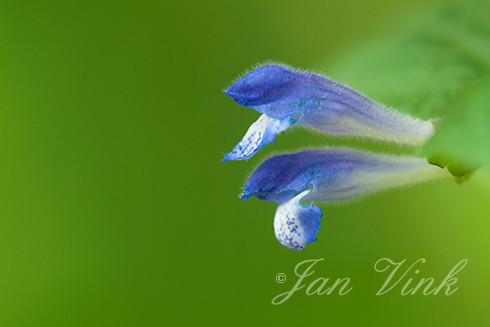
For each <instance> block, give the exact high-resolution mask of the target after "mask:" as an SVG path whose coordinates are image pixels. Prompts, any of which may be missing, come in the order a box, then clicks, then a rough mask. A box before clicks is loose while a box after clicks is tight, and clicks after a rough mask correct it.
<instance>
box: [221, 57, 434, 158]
mask: <svg viewBox="0 0 490 327" xmlns="http://www.w3.org/2000/svg"><path fill="white" fill-rule="evenodd" d="M225 93H226V95H228V96H230V97H231V98H233V100H235V102H237V103H239V104H241V105H243V106H245V107H250V108H253V109H255V110H257V111H258V112H260V113H262V114H266V115H267V116H268V117H269V118H270V119H271V120H272V119H274V120H276V121H275V122H274V123H271V124H273V125H274V124H275V125H277V124H284V125H282V128H278V129H276V130H274V129H273V128H272V127H270V131H269V129H267V128H265V127H262V128H265V130H268V131H269V132H268V133H266V134H267V135H269V136H268V137H265V136H264V135H262V138H259V137H258V136H256V135H255V138H253V137H252V138H251V136H252V134H253V133H252V132H253V131H257V129H258V127H257V126H254V125H255V124H257V123H258V121H257V122H256V123H255V124H254V125H252V126H251V127H250V129H249V131H248V132H247V134H246V135H245V137H244V139H243V140H242V141H241V142H240V143H239V144H238V145H237V148H238V149H237V148H235V149H234V150H233V151H232V153H231V154H230V155H229V157H227V158H225V160H233V159H235V160H236V159H244V158H245V157H251V156H252V155H253V154H254V153H255V152H256V151H258V150H259V149H260V148H261V147H262V146H264V145H265V144H266V143H268V142H272V141H273V140H274V137H273V136H272V135H275V134H277V133H280V132H281V131H283V130H285V129H287V128H289V127H291V126H293V125H296V124H303V125H308V126H311V127H313V128H315V129H318V130H320V131H322V132H325V133H328V134H334V135H355V136H364V137H371V138H375V139H381V140H386V141H391V142H397V143H404V144H409V145H420V144H422V143H423V142H424V141H425V140H427V139H428V138H429V137H430V136H431V135H432V133H433V131H434V126H433V124H432V123H431V122H430V121H423V120H420V119H417V118H413V117H411V116H408V115H403V114H399V113H397V112H395V111H393V110H391V109H388V108H386V107H384V106H383V105H381V104H378V103H376V102H374V101H372V100H370V99H368V98H367V97H365V96H363V95H362V94H360V93H358V92H356V91H354V90H352V89H351V88H349V87H347V86H344V85H342V84H340V83H337V82H335V81H333V80H331V79H328V78H326V77H323V76H320V75H316V74H313V73H309V72H301V71H297V70H294V69H291V68H289V67H287V66H283V65H278V64H271V65H264V66H261V67H259V68H257V69H255V70H254V71H252V72H250V73H248V74H247V75H245V76H244V77H242V78H240V79H239V80H238V81H236V82H235V83H234V84H233V85H231V86H230V87H229V88H228V89H227V90H226V91H225ZM259 121H260V119H259ZM258 139H260V142H259V143H257V144H255V145H254V142H256V141H257V140H258ZM244 145H247V146H248V150H247V151H243V150H240V147H241V148H243V147H244ZM235 150H236V151H235ZM235 152H236V154H234V153H235ZM241 152H243V154H244V155H240V153H241Z"/></svg>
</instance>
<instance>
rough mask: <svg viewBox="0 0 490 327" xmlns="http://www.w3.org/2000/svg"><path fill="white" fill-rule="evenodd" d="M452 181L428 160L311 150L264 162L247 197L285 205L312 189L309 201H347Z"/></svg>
mask: <svg viewBox="0 0 490 327" xmlns="http://www.w3.org/2000/svg"><path fill="white" fill-rule="evenodd" d="M450 177H451V174H449V173H448V172H447V170H444V169H441V168H439V167H437V166H433V165H431V164H429V163H428V162H427V160H426V159H422V158H417V157H411V156H394V155H382V154H374V153H370V152H366V151H359V150H353V149H349V148H323V149H310V150H305V151H301V152H296V153H291V154H283V155H278V156H274V157H272V158H269V159H267V160H266V161H264V162H263V163H262V164H261V165H260V166H259V167H258V168H257V170H256V171H255V172H254V173H253V174H252V176H251V177H250V179H249V180H248V182H247V184H246V185H245V187H244V190H243V193H242V197H241V198H242V199H248V198H250V197H251V196H255V197H257V198H259V199H261V200H264V201H274V202H277V203H283V202H285V201H288V200H289V199H291V198H293V197H294V196H295V195H297V194H298V193H300V192H302V191H304V190H306V189H311V188H312V191H311V192H310V193H308V194H307V195H306V196H305V199H304V200H305V201H314V200H316V201H343V200H349V199H352V198H356V197H359V196H364V195H367V194H370V193H374V192H376V191H380V190H384V189H387V188H391V187H397V186H402V185H407V184H411V183H415V182H420V181H424V180H430V179H435V178H450Z"/></svg>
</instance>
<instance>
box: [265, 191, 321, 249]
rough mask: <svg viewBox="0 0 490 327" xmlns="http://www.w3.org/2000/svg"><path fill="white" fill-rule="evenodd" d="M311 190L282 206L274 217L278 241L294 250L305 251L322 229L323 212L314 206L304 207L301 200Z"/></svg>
mask: <svg viewBox="0 0 490 327" xmlns="http://www.w3.org/2000/svg"><path fill="white" fill-rule="evenodd" d="M310 191H311V190H306V191H304V192H302V193H300V194H298V195H297V196H295V197H294V198H292V199H291V200H289V201H288V202H285V203H283V204H281V205H280V206H279V207H278V208H277V210H276V215H275V217H274V231H275V234H276V238H277V240H278V241H279V242H280V243H281V244H282V245H284V246H285V247H287V248H289V249H292V250H304V249H305V245H306V244H308V243H311V242H315V241H316V240H317V239H316V236H315V234H316V232H317V231H318V229H319V228H320V220H321V217H322V210H321V209H320V208H319V207H317V206H315V205H313V204H311V203H310V204H308V205H302V204H301V203H300V201H301V199H302V198H303V197H305V196H306V195H307V194H308V193H309V192H310Z"/></svg>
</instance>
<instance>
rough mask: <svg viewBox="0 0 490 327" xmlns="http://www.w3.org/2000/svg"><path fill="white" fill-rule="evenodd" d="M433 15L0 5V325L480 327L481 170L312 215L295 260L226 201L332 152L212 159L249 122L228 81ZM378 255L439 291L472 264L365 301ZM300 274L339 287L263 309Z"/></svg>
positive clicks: (283, 5)
mask: <svg viewBox="0 0 490 327" xmlns="http://www.w3.org/2000/svg"><path fill="white" fill-rule="evenodd" d="M431 7H437V3H436V2H435V1H430V2H428V1H427V0H415V1H414V0H410V1H408V0H397V1H394V0H385V1H382V0H375V1H369V2H367V1H361V0H356V1H349V2H348V1H335V2H334V1H312V0H306V1H281V2H278V1H277V2H269V1H250V0H249V1H206V2H204V1H203V2H198V1H179V2H168V1H122V2H120V1H39V2H37V1H2V2H1V4H0V114H1V117H0V193H1V197H0V325H1V326H159V325H166V326H173V325H208V324H209V325H244V326H249V325H257V326H262V325H268V326H275V325H293V324H294V325H300V324H301V325H305V326H311V325H313V324H316V325H322V326H323V325H330V326H343V325H345V326H388V325H390V326H393V325H395V326H414V325H417V326H463V325H464V326H485V325H490V317H489V313H488V305H489V304H490V281H489V279H488V276H490V263H489V256H488V248H489V238H488V231H489V228H490V223H489V222H488V218H489V217H490V201H489V196H490V192H489V189H488V188H487V187H485V186H484V185H485V184H484V183H483V182H482V181H483V180H485V179H487V180H488V178H489V177H488V173H486V172H485V171H479V172H477V173H476V174H475V176H474V178H472V179H471V180H470V181H469V182H467V183H466V184H464V185H461V186H460V185H456V184H455V183H451V182H434V183H428V184H423V185H417V186H413V187H409V188H404V189H400V190H396V191H394V192H390V193H385V194H380V195H376V196H373V197H371V198H369V199H366V200H363V201H357V202H354V203H350V204H348V205H345V206H322V209H323V211H324V218H323V223H322V228H321V229H320V231H319V232H318V234H317V236H318V239H319V242H317V243H314V244H311V245H310V246H309V247H308V248H307V249H306V251H304V252H293V251H289V250H287V249H285V248H284V247H282V246H281V245H280V244H279V243H278V242H277V241H276V240H275V237H274V232H273V227H272V221H273V214H274V210H275V205H274V204H272V203H264V202H260V201H258V200H255V199H254V200H249V201H239V200H238V197H237V195H238V194H239V193H240V191H241V189H240V186H241V185H242V183H243V182H244V180H245V178H246V176H247V174H249V173H250V172H251V171H252V170H253V168H254V167H255V166H256V165H257V164H258V163H259V162H260V161H261V160H262V159H264V158H266V157H267V156H269V155H270V154H271V153H275V152H277V151H282V150H286V149H287V150H292V149H296V148H299V147H304V146H305V145H310V144H313V145H322V144H339V141H338V140H335V139H331V138H324V137H323V136H320V135H314V134H311V133H308V132H306V131H304V130H295V131H291V132H289V133H287V134H285V135H281V136H280V137H278V140H277V142H276V143H274V144H272V145H269V146H268V147H266V148H265V149H264V150H263V151H262V152H261V153H260V154H259V155H257V156H256V157H254V158H253V159H252V160H249V161H246V162H230V163H221V162H220V161H219V160H220V159H221V158H222V155H223V154H224V153H225V152H228V151H229V150H231V148H232V147H233V146H234V145H235V143H236V142H237V141H238V140H239V139H240V138H241V137H242V135H243V133H244V132H245V131H246V129H247V128H248V126H249V125H250V123H251V122H253V121H254V120H255V119H256V118H257V117H258V114H257V113H256V112H254V111H253V110H250V109H244V108H242V107H240V106H238V105H237V104H235V103H234V102H233V101H232V100H231V99H229V98H227V97H226V96H225V95H224V94H223V93H222V89H223V88H224V87H226V86H227V85H228V84H229V82H230V81H232V80H233V79H234V78H235V77H236V76H237V75H238V74H239V73H240V72H242V71H243V70H245V69H247V68H249V67H250V66H251V65H253V64H255V63H257V62H261V61H264V60H268V59H274V60H280V61H283V62H286V63H289V64H291V65H293V66H299V67H303V68H310V69H314V70H323V71H325V69H326V67H335V62H336V60H337V59H339V58H342V55H343V53H344V52H348V51H349V49H351V48H352V47H353V46H354V45H355V44H356V43H357V42H361V41H363V40H364V39H366V38H368V37H370V36H371V35H376V34H377V33H382V32H383V31H384V30H389V29H390V28H391V26H392V24H395V23H396V22H397V21H398V18H401V17H404V16H407V15H409V14H410V13H411V12H417V11H423V10H426V9H427V8H431ZM326 73H327V74H328V73H329V72H328V71H326ZM332 77H335V76H332ZM373 78H374V80H373V83H375V77H373ZM347 82H351V83H352V84H353V85H354V84H355V83H356V81H354V80H353V81H347ZM361 91H362V90H361ZM381 100H382V99H381ZM383 257H388V258H392V259H393V260H397V261H400V260H403V259H407V261H408V262H412V261H415V260H416V259H419V258H426V259H427V263H426V264H424V265H422V266H421V267H420V268H421V273H420V276H422V277H435V278H436V279H437V280H439V281H441V280H442V279H443V278H444V276H445V275H446V274H447V273H448V272H449V270H450V269H451V268H452V267H453V266H454V265H455V264H456V263H457V262H459V261H460V260H462V259H465V258H467V259H468V260H469V263H468V265H467V267H466V268H464V269H463V270H462V271H461V272H460V274H459V275H458V277H459V281H458V287H459V290H458V291H457V292H456V293H455V294H454V295H452V296H449V297H446V296H443V295H438V296H422V295H421V294H419V295H415V296H406V297H403V296H401V295H400V291H399V289H397V290H396V291H393V292H391V293H389V294H387V295H385V296H381V297H376V296H374V294H375V293H376V291H377V289H378V288H379V287H380V285H381V284H382V283H383V281H384V279H385V277H386V276H385V275H383V274H380V273H376V272H375V271H374V269H373V264H374V262H375V261H376V260H378V259H380V258H383ZM315 258H325V260H324V262H322V263H319V264H318V266H317V269H316V270H317V272H316V273H315V275H314V276H316V277H331V278H337V277H350V278H351V279H352V284H353V286H354V289H353V291H352V292H351V293H349V294H348V295H346V296H343V297H340V296H329V297H328V296H306V295H305V294H304V292H298V294H296V295H294V296H293V297H292V298H291V299H290V300H288V301H287V302H285V303H284V304H282V305H280V306H273V305H272V304H271V300H272V298H273V297H274V296H276V295H278V294H279V293H282V292H285V291H287V290H289V289H290V288H291V287H292V286H293V283H294V281H295V280H296V279H295V278H294V276H293V269H294V266H295V265H296V264H297V263H298V262H300V261H302V260H306V259H315ZM277 273H285V274H286V275H287V281H286V283H284V284H278V283H276V281H275V276H276V274H277ZM310 281H311V280H310Z"/></svg>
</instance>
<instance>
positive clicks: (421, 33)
mask: <svg viewBox="0 0 490 327" xmlns="http://www.w3.org/2000/svg"><path fill="white" fill-rule="evenodd" d="M489 3H490V2H488V1H472V2H471V1H470V2H465V3H461V4H453V5H448V6H446V7H445V8H443V9H440V10H438V11H433V12H429V13H425V14H419V15H417V16H414V17H411V18H408V19H407V20H406V21H405V22H403V23H401V24H397V23H395V24H394V25H397V26H398V27H396V28H394V29H393V30H392V31H390V32H388V34H386V35H384V36H381V37H378V38H377V39H374V40H369V41H368V42H366V43H365V44H364V45H360V46H358V47H355V48H354V49H351V51H350V53H349V54H347V55H345V56H343V57H342V59H341V60H339V61H338V62H336V63H335V64H334V65H331V67H330V68H329V69H328V70H327V73H328V74H329V75H330V76H331V77H333V78H335V79H338V80H341V81H342V82H346V83H347V84H349V85H350V86H352V87H354V88H355V89H357V90H360V91H361V92H363V93H364V94H366V95H367V96H369V97H371V98H373V99H375V100H377V101H379V102H381V103H384V104H386V105H387V106H390V107H393V108H396V109H397V110H399V111H402V112H406V113H410V114H412V115H415V116H418V117H420V118H424V119H434V120H439V119H442V121H441V123H440V125H439V126H438V128H437V132H436V133H435V135H434V137H433V138H432V139H431V140H430V141H429V142H428V143H427V144H426V145H425V146H424V147H423V149H422V152H423V153H424V154H425V155H441V156H447V157H450V158H454V160H458V161H460V162H462V163H464V164H468V165H477V164H482V163H486V162H490V146H489V142H490V130H489V126H490V108H488V107H489V106H490V93H489V92H490V83H489V80H490V20H488V18H487V14H488V12H489V11H490V10H489V9H490V6H489Z"/></svg>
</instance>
